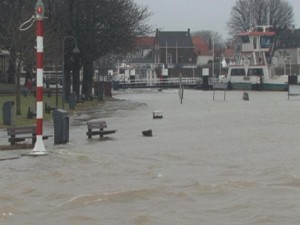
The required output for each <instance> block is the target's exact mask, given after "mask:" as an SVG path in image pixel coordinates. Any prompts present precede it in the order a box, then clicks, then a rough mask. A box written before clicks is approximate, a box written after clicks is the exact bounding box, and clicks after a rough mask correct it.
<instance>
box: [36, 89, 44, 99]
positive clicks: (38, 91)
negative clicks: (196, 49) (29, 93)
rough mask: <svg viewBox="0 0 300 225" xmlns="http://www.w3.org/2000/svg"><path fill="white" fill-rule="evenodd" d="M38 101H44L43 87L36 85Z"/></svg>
mask: <svg viewBox="0 0 300 225" xmlns="http://www.w3.org/2000/svg"><path fill="white" fill-rule="evenodd" d="M36 101H37V102H42V101H43V87H36Z"/></svg>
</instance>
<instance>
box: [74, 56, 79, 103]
mask: <svg viewBox="0 0 300 225" xmlns="http://www.w3.org/2000/svg"><path fill="white" fill-rule="evenodd" d="M73 92H75V93H76V96H77V99H80V62H79V57H78V56H75V61H74V69H73Z"/></svg>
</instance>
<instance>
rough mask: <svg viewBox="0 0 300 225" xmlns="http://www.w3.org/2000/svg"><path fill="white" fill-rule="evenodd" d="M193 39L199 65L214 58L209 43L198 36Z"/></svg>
mask: <svg viewBox="0 0 300 225" xmlns="http://www.w3.org/2000/svg"><path fill="white" fill-rule="evenodd" d="M192 41H193V45H194V48H195V51H196V54H197V66H201V65H206V64H208V63H209V62H210V61H212V60H213V54H212V51H211V50H209V46H208V43H206V42H205V41H204V40H202V39H201V38H200V37H198V36H195V37H192Z"/></svg>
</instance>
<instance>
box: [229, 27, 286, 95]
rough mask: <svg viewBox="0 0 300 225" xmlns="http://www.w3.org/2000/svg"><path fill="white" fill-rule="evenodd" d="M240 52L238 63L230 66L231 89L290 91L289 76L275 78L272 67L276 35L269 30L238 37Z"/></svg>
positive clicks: (250, 32) (257, 29)
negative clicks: (239, 39) (240, 43)
mask: <svg viewBox="0 0 300 225" xmlns="http://www.w3.org/2000/svg"><path fill="white" fill-rule="evenodd" d="M239 37H240V38H241V42H242V45H241V52H240V54H239V56H238V58H237V60H236V62H231V63H230V64H229V66H228V74H227V79H228V85H229V88H232V89H240V90H241V89H242V90H276V91H286V90H287V89H288V76H287V75H281V76H278V75H276V74H275V69H274V67H273V66H272V59H271V57H272V50H273V48H274V39H275V32H273V31H270V30H269V26H258V27H256V28H255V30H252V31H249V32H244V33H241V34H239Z"/></svg>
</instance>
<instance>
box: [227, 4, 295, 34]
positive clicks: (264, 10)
mask: <svg viewBox="0 0 300 225" xmlns="http://www.w3.org/2000/svg"><path fill="white" fill-rule="evenodd" d="M293 19H294V14H293V8H292V6H291V5H290V4H289V3H288V2H287V1H285V0H238V1H237V2H236V4H235V6H234V7H233V8H232V10H231V15H230V19H229V21H228V23H227V25H228V28H229V33H230V35H232V36H236V35H237V34H238V33H240V32H245V31H248V30H250V29H251V28H253V27H255V26H258V25H270V26H272V27H273V29H274V30H275V31H277V32H278V33H280V32H281V31H282V30H285V29H287V28H289V27H291V25H292V23H293Z"/></svg>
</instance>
